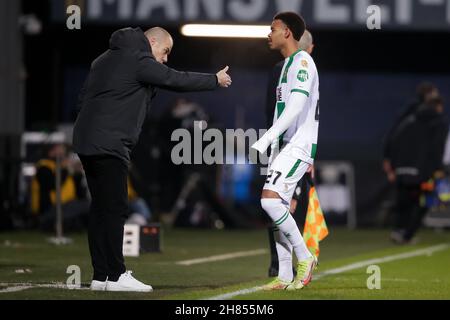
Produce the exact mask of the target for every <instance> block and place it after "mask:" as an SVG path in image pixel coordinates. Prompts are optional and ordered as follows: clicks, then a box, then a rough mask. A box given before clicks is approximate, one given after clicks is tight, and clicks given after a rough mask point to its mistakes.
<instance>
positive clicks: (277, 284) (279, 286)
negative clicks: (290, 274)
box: [262, 278, 292, 291]
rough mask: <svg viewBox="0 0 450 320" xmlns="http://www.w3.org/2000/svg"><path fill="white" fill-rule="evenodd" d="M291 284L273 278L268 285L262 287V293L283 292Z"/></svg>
mask: <svg viewBox="0 0 450 320" xmlns="http://www.w3.org/2000/svg"><path fill="white" fill-rule="evenodd" d="M291 283H292V282H288V281H283V280H281V279H280V278H275V279H274V280H273V281H271V282H270V283H268V284H266V285H265V286H263V287H262V289H263V290H264V291H273V290H285V289H286V288H287V287H288V286H289V285H290V284H291Z"/></svg>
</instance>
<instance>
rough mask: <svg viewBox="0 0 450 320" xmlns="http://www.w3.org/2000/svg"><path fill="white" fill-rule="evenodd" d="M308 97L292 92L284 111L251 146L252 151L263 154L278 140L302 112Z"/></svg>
mask: <svg viewBox="0 0 450 320" xmlns="http://www.w3.org/2000/svg"><path fill="white" fill-rule="evenodd" d="M307 99H308V97H307V96H306V95H305V94H303V93H300V92H293V93H292V94H291V95H290V96H289V101H288V103H287V106H286V109H285V110H284V111H283V114H282V115H281V117H280V118H278V119H277V121H275V123H274V124H273V126H272V127H271V128H270V129H269V131H267V132H266V133H265V134H264V135H263V136H262V137H261V139H259V140H258V141H257V142H256V143H255V144H254V145H253V146H252V148H253V149H256V150H258V151H259V152H260V153H264V152H265V151H266V150H267V148H268V147H269V146H270V145H271V144H272V142H273V141H275V140H276V139H278V138H279V137H280V136H281V135H282V134H283V133H284V132H285V131H286V130H287V129H288V128H289V127H290V126H291V124H292V123H293V122H294V121H295V120H296V119H297V116H298V115H299V114H300V113H301V112H302V111H303V109H304V107H305V103H306V101H307Z"/></svg>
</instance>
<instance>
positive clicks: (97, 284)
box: [91, 280, 106, 291]
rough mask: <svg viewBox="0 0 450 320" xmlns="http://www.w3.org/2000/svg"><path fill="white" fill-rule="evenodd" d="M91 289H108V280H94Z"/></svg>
mask: <svg viewBox="0 0 450 320" xmlns="http://www.w3.org/2000/svg"><path fill="white" fill-rule="evenodd" d="M91 290H92V291H105V290H106V281H97V280H92V282H91Z"/></svg>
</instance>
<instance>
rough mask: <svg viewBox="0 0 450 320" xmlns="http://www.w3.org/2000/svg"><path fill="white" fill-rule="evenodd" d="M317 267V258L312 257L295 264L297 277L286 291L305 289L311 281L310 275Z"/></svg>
mask: <svg viewBox="0 0 450 320" xmlns="http://www.w3.org/2000/svg"><path fill="white" fill-rule="evenodd" d="M316 267H317V258H316V257H315V256H312V257H311V258H309V259H306V260H303V261H299V262H298V264H297V276H296V277H295V279H294V282H292V284H290V285H289V286H288V287H287V288H286V290H299V289H303V288H304V287H306V286H307V285H308V284H309V283H310V282H311V280H312V273H313V271H314V270H315V269H316Z"/></svg>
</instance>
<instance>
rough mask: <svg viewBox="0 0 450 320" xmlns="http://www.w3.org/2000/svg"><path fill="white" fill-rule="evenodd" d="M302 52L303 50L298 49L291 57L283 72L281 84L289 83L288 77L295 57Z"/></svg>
mask: <svg viewBox="0 0 450 320" xmlns="http://www.w3.org/2000/svg"><path fill="white" fill-rule="evenodd" d="M301 51H302V49H298V50H297V51H295V52H294V53H293V54H291V55H290V57H289V61H288V63H287V65H286V67H285V68H284V70H283V72H282V77H281V78H280V84H282V83H287V75H288V72H289V68H290V67H291V65H292V63H293V62H294V57H295V56H296V55H297V53H299V52H301Z"/></svg>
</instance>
